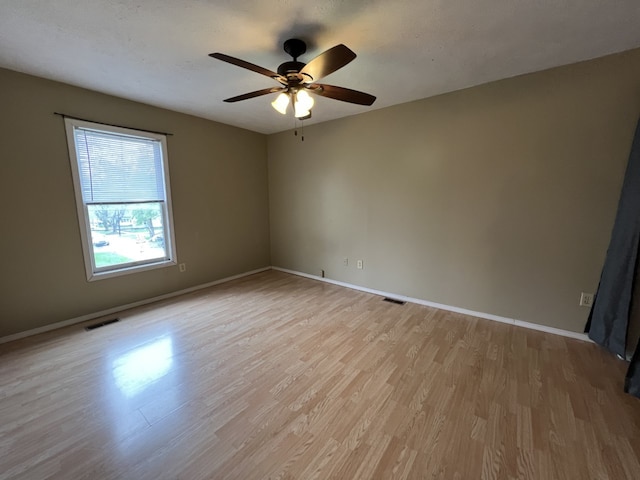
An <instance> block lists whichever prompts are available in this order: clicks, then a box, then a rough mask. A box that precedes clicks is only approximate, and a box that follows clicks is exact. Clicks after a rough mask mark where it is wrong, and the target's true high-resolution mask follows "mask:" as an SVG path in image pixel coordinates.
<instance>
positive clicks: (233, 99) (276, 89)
mask: <svg viewBox="0 0 640 480" xmlns="http://www.w3.org/2000/svg"><path fill="white" fill-rule="evenodd" d="M283 90H286V89H285V88H284V87H280V88H279V87H273V88H263V89H262V90H256V91H255V92H249V93H245V94H243V95H238V96H237V97H231V98H227V99H226V100H225V102H227V103H233V102H239V101H240V100H248V99H249V98H255V97H259V96H261V95H267V94H268V93H276V92H281V91H283Z"/></svg>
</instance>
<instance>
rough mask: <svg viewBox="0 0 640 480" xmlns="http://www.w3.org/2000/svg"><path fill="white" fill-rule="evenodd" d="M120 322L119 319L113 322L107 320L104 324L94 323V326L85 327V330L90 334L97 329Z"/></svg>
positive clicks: (113, 319)
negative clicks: (90, 331)
mask: <svg viewBox="0 0 640 480" xmlns="http://www.w3.org/2000/svg"><path fill="white" fill-rule="evenodd" d="M118 321H120V319H119V318H112V319H111V320H105V321H104V322H100V323H94V324H93V325H89V326H88V327H84V329H85V330H86V331H87V332H88V331H89V330H95V329H96V328H100V327H104V326H105V325H111V324H112V323H116V322H118Z"/></svg>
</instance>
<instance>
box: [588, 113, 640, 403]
mask: <svg viewBox="0 0 640 480" xmlns="http://www.w3.org/2000/svg"><path fill="white" fill-rule="evenodd" d="M639 247H640V121H639V122H638V126H637V127H636V133H635V137H634V140H633V145H632V147H631V155H630V156H629V164H628V165H627V171H626V174H625V177H624V184H623V186H622V192H621V193H620V201H619V203H618V213H617V215H616V220H615V223H614V226H613V231H612V233H611V242H610V243H609V249H608V250H607V257H606V259H605V263H604V267H603V268H602V274H601V276H600V284H599V285H598V291H597V292H596V295H595V299H594V303H593V307H592V308H591V312H590V313H589V320H588V321H587V326H586V328H585V331H586V332H588V333H589V338H591V339H592V340H593V341H594V342H596V343H598V344H599V345H602V346H603V347H604V348H606V349H607V350H609V351H610V352H612V353H615V354H616V355H619V356H620V357H624V356H625V352H626V346H627V333H628V330H629V318H630V314H631V304H632V298H633V291H634V279H635V277H636V270H637V268H638V248H639ZM639 348H640V342H639V344H638V345H637V346H636V349H635V353H634V355H633V357H632V360H631V364H630V366H629V370H628V372H627V377H626V380H625V391H626V392H629V393H631V394H633V395H635V396H638V397H640V352H639V351H638V350H639Z"/></svg>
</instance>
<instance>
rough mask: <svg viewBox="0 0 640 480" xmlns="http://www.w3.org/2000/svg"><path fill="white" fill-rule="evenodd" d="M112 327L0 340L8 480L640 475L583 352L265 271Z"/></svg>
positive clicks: (625, 426) (606, 379)
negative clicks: (10, 479)
mask: <svg viewBox="0 0 640 480" xmlns="http://www.w3.org/2000/svg"><path fill="white" fill-rule="evenodd" d="M34 301H37V299H34ZM119 317H120V319H121V320H120V322H119V323H115V324H112V325H109V326H105V327H102V328H99V329H96V330H93V331H84V330H83V325H77V326H73V327H68V328H64V329H60V330H57V331H55V332H49V333H46V334H42V335H39V336H35V337H30V338H27V339H22V340H19V341H15V342H12V343H9V344H5V345H0V352H1V353H0V419H1V420H0V421H1V424H0V478H2V479H8V478H20V479H29V480H35V479H45V478H59V479H81V478H91V479H132V480H141V479H188V480H191V479H205V478H213V479H227V478H228V479H242V480H250V479H262V478H265V479H266V478H273V479H276V478H277V479H332V478H335V479H403V478H428V479H435V478H443V479H581V480H584V479H612V480H614V479H615V480H620V479H636V480H637V479H639V478H640V464H639V458H640V401H639V400H638V399H635V398H633V397H630V396H628V395H625V394H624V393H623V392H622V381H623V377H624V372H625V367H626V364H625V363H624V362H621V361H619V360H617V359H615V358H613V357H612V356H611V355H609V354H607V353H605V352H603V351H602V350H601V349H600V348H598V347H596V346H595V345H593V344H590V343H586V342H581V341H578V340H573V339H568V338H563V337H559V336H554V335H551V334H545V333H540V332H535V331H531V330H526V329H523V328H518V327H514V326H511V325H504V324H500V323H495V322H491V321H488V320H482V319H476V318H472V317H468V316H465V315H460V314H455V313H450V312H445V311H441V310H436V309H432V308H427V307H423V306H418V305H412V304H406V305H404V306H401V305H394V304H390V303H387V302H384V301H382V298H381V297H378V296H374V295H370V294H367V293H361V292H357V291H354V290H350V289H346V288H342V287H338V286H333V285H329V284H325V283H322V282H317V281H313V280H308V279H304V278H301V277H296V276H293V275H288V274H285V273H281V272H274V271H268V272H264V273H261V274H257V275H253V276H251V277H246V278H244V279H241V280H237V281H233V282H230V283H227V284H224V285H220V286H217V287H214V288H210V289H206V290H202V291H199V292H196V293H193V294H189V295H185V296H182V297H178V298H174V299H171V300H168V301H163V302H161V303H156V304H153V305H148V306H145V307H141V308H137V309H133V310H130V311H127V312H124V313H122V314H120V315H119ZM91 323H95V321H93V322H87V324H91Z"/></svg>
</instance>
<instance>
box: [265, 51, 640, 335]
mask: <svg viewBox="0 0 640 480" xmlns="http://www.w3.org/2000/svg"><path fill="white" fill-rule="evenodd" d="M398 88H402V86H401V85H399V86H398ZM373 93H381V92H373ZM639 113H640V50H635V51H631V52H627V53H625V54H621V55H615V56H610V57H606V58H602V59H597V60H594V61H590V62H584V63H580V64H576V65H572V66H567V67H562V68H557V69H553V70H549V71H545V72H540V73H535V74H531V75H526V76H522V77H518V78H513V79H508V80H504V81H500V82H495V83H491V84H487V85H483V86H479V87H474V88H470V89H467V90H464V91H459V92H454V93H451V94H447V95H442V96H439V97H434V98H430V99H426V100H421V101H417V102H413V103H409V104H405V105H400V106H396V107H392V108H386V109H382V110H377V111H372V112H369V113H366V114H364V115H359V116H354V117H350V118H346V119H342V120H338V121H333V122H328V123H324V124H318V125H316V126H312V127H308V128H306V129H305V141H304V142H300V141H299V137H297V138H296V137H294V136H293V134H292V133H291V132H285V133H281V134H277V135H273V136H270V137H269V139H268V159H269V195H270V216H271V222H270V223H271V256H272V264H273V265H275V266H279V267H284V268H288V269H293V270H298V271H302V272H307V273H311V274H315V275H320V271H321V269H324V270H325V271H326V275H327V277H329V278H332V279H337V280H341V281H345V282H350V283H353V284H357V285H361V286H365V287H369V288H375V289H380V290H383V291H387V292H392V293H397V294H403V295H408V296H412V297H417V298H420V299H424V300H429V301H433V302H438V303H443V304H447V305H451V306H456V307H461V308H467V309H471V310H475V311H480V312H485V313H490V314H494V315H500V316H505V317H510V318H516V319H519V320H524V321H529V322H535V323H538V324H542V325H548V326H554V327H558V328H562V329H567V330H572V331H582V329H583V327H584V323H585V321H586V318H587V315H588V309H586V308H584V307H579V306H578V300H579V297H580V292H581V291H586V292H594V291H595V289H596V287H597V284H598V278H599V275H600V269H601V266H602V262H603V260H604V255H605V252H606V248H607V245H608V241H609V235H610V232H611V228H612V225H613V219H614V215H615V210H616V206H617V201H618V195H619V191H620V187H621V184H622V178H623V173H624V168H625V166H626V162H627V158H628V154H629V150H630V147H631V140H632V135H633V131H634V129H635V124H636V121H637V119H638V115H639ZM345 257H347V258H348V259H349V266H348V267H344V266H343V264H342V261H343V258H345ZM357 259H363V260H364V269H363V270H357V269H356V268H355V265H356V260H357Z"/></svg>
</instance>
